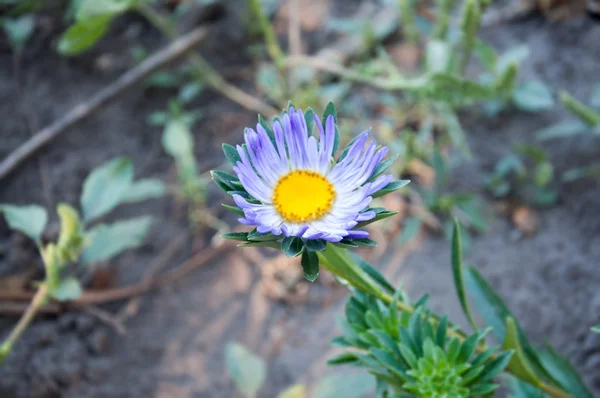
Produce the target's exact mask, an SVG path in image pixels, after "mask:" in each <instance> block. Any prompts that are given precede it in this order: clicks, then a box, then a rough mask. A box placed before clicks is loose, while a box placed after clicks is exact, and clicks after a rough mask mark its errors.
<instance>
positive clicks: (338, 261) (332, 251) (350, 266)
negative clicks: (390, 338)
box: [318, 243, 571, 398]
mask: <svg viewBox="0 0 600 398" xmlns="http://www.w3.org/2000/svg"><path fill="white" fill-rule="evenodd" d="M318 255H319V263H320V264H321V265H322V266H323V267H325V268H327V269H328V270H329V271H330V272H331V273H332V274H334V275H336V276H338V277H340V278H342V279H344V280H346V281H347V282H348V283H349V284H350V285H352V286H354V287H355V288H357V289H359V290H362V291H363V292H365V293H367V294H370V295H372V296H374V297H376V298H378V299H380V300H381V301H383V302H384V303H386V304H388V305H389V304H391V303H392V302H393V300H394V299H393V297H392V296H391V295H390V294H389V293H386V292H385V291H384V289H383V288H382V287H381V286H380V285H379V284H378V283H377V281H375V280H374V279H373V278H372V277H371V276H370V275H369V274H367V272H365V271H364V270H363V269H362V268H361V266H360V265H359V264H358V262H357V261H356V260H354V258H353V257H352V256H351V255H350V253H349V252H348V250H347V249H342V248H339V247H337V246H334V245H332V244H330V243H328V244H327V248H326V249H325V250H324V251H322V252H319V253H318ZM397 303H398V309H399V310H400V311H402V312H408V313H413V312H414V311H415V308H414V307H413V306H412V305H410V304H408V303H405V302H402V301H398V302H397ZM431 317H432V318H433V320H434V321H435V322H439V317H437V316H436V315H434V314H431ZM448 335H449V336H450V337H453V338H458V339H459V340H460V341H464V340H465V338H466V337H467V334H466V333H465V332H463V331H462V330H460V329H458V328H457V329H456V330H453V329H449V330H448ZM476 349H477V351H478V352H483V351H486V350H487V349H488V347H487V346H486V345H485V344H480V345H479V346H477V348H476ZM494 357H495V355H494V356H492V357H491V358H494ZM505 371H506V372H510V371H509V370H508V369H506V370H505ZM515 376H516V377H518V375H515ZM538 388H539V389H540V390H542V391H544V392H546V393H547V394H549V395H550V396H551V397H554V398H571V395H569V394H568V393H567V392H565V391H563V390H561V389H560V388H557V387H555V386H552V385H550V384H546V383H544V382H542V383H541V384H540V385H539V386H538Z"/></svg>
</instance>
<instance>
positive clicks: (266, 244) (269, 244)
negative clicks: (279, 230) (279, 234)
mask: <svg viewBox="0 0 600 398" xmlns="http://www.w3.org/2000/svg"><path fill="white" fill-rule="evenodd" d="M238 247H271V248H273V249H278V250H279V249H281V244H280V243H279V242H277V241H272V240H271V241H264V242H248V243H242V244H241V245H238Z"/></svg>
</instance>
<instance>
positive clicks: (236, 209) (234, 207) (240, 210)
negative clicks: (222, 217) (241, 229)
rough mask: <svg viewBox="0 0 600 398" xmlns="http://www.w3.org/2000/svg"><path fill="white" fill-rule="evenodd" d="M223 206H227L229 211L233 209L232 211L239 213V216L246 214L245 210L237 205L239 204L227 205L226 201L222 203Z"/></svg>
mask: <svg viewBox="0 0 600 398" xmlns="http://www.w3.org/2000/svg"><path fill="white" fill-rule="evenodd" d="M221 206H223V207H224V208H226V209H227V210H229V211H231V212H234V213H235V214H237V215H238V216H242V217H244V216H245V214H244V210H242V209H240V208H239V207H237V206H230V205H226V204H224V203H221Z"/></svg>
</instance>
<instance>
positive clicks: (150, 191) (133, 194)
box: [121, 178, 167, 203]
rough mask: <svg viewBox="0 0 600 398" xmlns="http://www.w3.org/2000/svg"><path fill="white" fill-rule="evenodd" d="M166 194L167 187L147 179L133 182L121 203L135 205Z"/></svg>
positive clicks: (159, 182) (158, 181) (154, 180)
mask: <svg viewBox="0 0 600 398" xmlns="http://www.w3.org/2000/svg"><path fill="white" fill-rule="evenodd" d="M166 193H167V187H166V186H165V184H163V182H162V181H160V180H157V179H154V178H147V179H142V180H138V181H134V182H133V183H132V184H131V185H130V186H129V189H128V190H127V191H125V194H124V195H123V198H122V199H121V202H123V203H137V202H142V201H144V200H148V199H155V198H160V197H162V196H164V195H165V194H166Z"/></svg>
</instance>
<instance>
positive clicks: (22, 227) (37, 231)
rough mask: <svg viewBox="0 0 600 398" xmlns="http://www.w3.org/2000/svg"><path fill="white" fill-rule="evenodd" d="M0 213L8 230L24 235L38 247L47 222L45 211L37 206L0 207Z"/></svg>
mask: <svg viewBox="0 0 600 398" xmlns="http://www.w3.org/2000/svg"><path fill="white" fill-rule="evenodd" d="M0 212H2V213H4V218H5V219H6V222H7V223H8V226H9V227H10V228H12V229H16V230H17V231H20V232H22V233H24V234H25V235H27V236H28V237H29V238H31V239H32V240H34V241H35V242H36V243H37V244H38V246H39V245H40V242H41V237H42V232H44V228H45V227H46V223H47V222H48V213H47V212H46V209H44V208H43V207H41V206H38V205H28V206H15V205H0Z"/></svg>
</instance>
